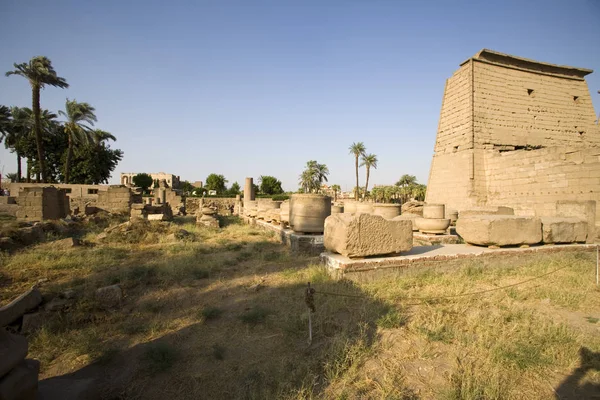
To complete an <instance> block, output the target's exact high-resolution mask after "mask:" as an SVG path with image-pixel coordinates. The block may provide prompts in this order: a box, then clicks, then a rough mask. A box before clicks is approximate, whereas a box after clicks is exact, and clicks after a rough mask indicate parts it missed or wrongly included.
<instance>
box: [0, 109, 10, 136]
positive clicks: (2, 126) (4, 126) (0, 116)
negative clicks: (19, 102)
mask: <svg viewBox="0 0 600 400" xmlns="http://www.w3.org/2000/svg"><path fill="white" fill-rule="evenodd" d="M11 128H12V117H11V114H10V108H8V107H6V106H0V139H4V136H5V135H7V134H8V132H9V131H10V130H11Z"/></svg>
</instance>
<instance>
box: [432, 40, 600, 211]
mask: <svg viewBox="0 0 600 400" xmlns="http://www.w3.org/2000/svg"><path fill="white" fill-rule="evenodd" d="M591 72H593V71H592V70H589V69H583V68H575V67H568V66H560V65H554V64H548V63H543V62H537V61H533V60H528V59H524V58H520V57H515V56H511V55H507V54H502V53H498V52H495V51H491V50H485V49H484V50H481V51H480V52H479V53H477V54H476V55H475V56H473V57H471V58H469V59H468V60H466V61H465V62H463V63H462V64H461V66H460V68H459V69H458V71H456V72H455V73H454V75H452V77H451V78H450V79H448V80H447V81H446V88H445V90H444V98H443V102H442V110H441V113H440V120H439V126H438V131H437V138H436V142H435V149H434V156H433V160H432V162H431V169H430V175H429V183H428V186H427V197H426V201H427V202H430V203H445V204H446V205H447V207H449V208H451V209H457V210H462V209H466V208H469V207H472V206H486V205H488V206H494V205H506V206H511V207H513V208H514V209H515V212H516V213H518V214H521V215H551V214H552V212H553V210H554V207H555V205H554V203H555V202H556V201H557V200H596V201H597V202H598V203H599V206H598V207H597V210H598V211H597V213H599V214H597V221H598V220H600V127H599V126H598V125H597V124H596V123H595V119H596V114H595V111H594V107H593V105H592V99H591V97H590V92H589V90H588V87H587V83H586V81H585V79H584V77H585V76H586V75H588V74H590V73H591Z"/></svg>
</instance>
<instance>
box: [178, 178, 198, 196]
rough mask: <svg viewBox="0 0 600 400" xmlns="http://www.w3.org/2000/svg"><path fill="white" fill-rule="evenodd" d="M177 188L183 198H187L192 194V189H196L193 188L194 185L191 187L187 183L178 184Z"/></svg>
mask: <svg viewBox="0 0 600 400" xmlns="http://www.w3.org/2000/svg"><path fill="white" fill-rule="evenodd" d="M179 188H180V189H181V192H182V193H183V195H184V196H189V195H191V194H192V192H193V191H194V189H196V188H195V187H194V185H192V184H191V183H190V182H189V181H183V182H181V183H180V185H179Z"/></svg>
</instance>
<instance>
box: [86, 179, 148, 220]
mask: <svg viewBox="0 0 600 400" xmlns="http://www.w3.org/2000/svg"><path fill="white" fill-rule="evenodd" d="M140 197H141V196H140ZM135 202H136V203H141V198H140V199H139V201H135ZM133 203H134V194H133V193H132V192H131V189H129V188H128V187H125V186H121V185H114V186H109V188H108V190H106V191H103V192H98V201H97V203H96V208H98V209H100V210H103V211H107V212H111V213H122V214H128V213H129V210H130V208H131V205H132V204H133Z"/></svg>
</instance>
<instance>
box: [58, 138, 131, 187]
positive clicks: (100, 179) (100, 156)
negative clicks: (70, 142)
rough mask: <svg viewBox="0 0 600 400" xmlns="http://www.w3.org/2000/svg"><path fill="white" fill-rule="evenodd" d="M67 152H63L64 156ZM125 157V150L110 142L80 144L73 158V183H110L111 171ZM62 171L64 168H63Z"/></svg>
mask: <svg viewBox="0 0 600 400" xmlns="http://www.w3.org/2000/svg"><path fill="white" fill-rule="evenodd" d="M64 157H65V153H63V158H64ZM122 159H123V152H122V151H121V150H119V149H111V148H110V146H109V145H108V144H105V143H101V144H89V145H84V146H78V147H76V148H75V149H74V151H73V158H72V160H71V178H70V179H71V183H78V184H87V185H99V184H103V183H108V180H109V179H110V176H111V173H112V172H113V171H114V170H115V168H116V167H117V164H118V163H119V161H121V160H122ZM61 171H62V169H61Z"/></svg>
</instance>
